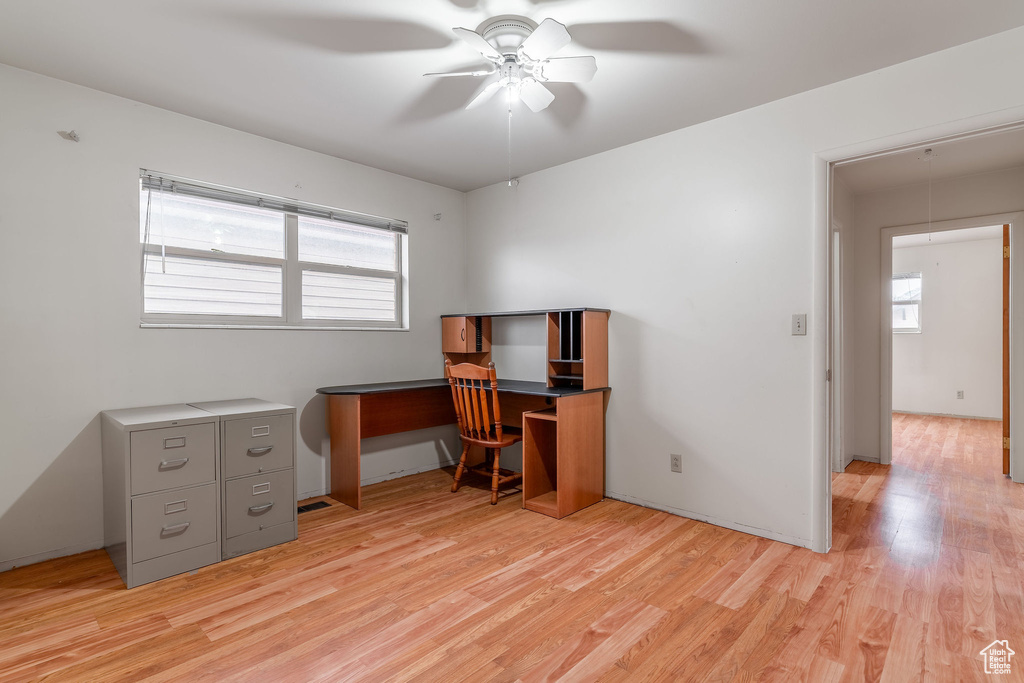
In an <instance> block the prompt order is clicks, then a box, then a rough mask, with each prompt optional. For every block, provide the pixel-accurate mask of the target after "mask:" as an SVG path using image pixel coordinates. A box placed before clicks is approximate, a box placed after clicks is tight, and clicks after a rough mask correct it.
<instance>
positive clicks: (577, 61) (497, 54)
mask: <svg viewBox="0 0 1024 683" xmlns="http://www.w3.org/2000/svg"><path fill="white" fill-rule="evenodd" d="M452 30H453V31H454V32H455V35H457V36H458V37H459V38H461V39H462V41H463V42H465V43H466V44H467V45H469V46H470V47H472V48H474V49H475V50H476V51H477V52H479V53H480V54H481V55H482V56H483V57H484V58H485V59H487V60H488V61H489V62H491V63H492V64H494V66H495V69H494V71H485V70H475V71H461V72H454V73H448V74H445V73H437V74H426V75H428V76H438V77H445V76H477V75H480V76H489V75H491V74H492V73H497V74H498V78H497V80H495V81H494V82H492V83H491V84H489V85H488V86H487V87H486V88H484V89H483V90H481V91H480V93H479V94H477V96H476V97H474V98H473V100H472V101H471V102H470V103H469V105H468V106H467V107H466V108H467V109H475V108H476V107H478V106H480V105H481V104H483V103H484V102H485V101H486V100H488V99H490V98H491V97H493V96H494V94H495V93H496V92H497V91H498V90H500V89H501V88H504V87H507V88H509V106H511V104H512V101H513V99H512V98H513V96H518V97H519V99H520V100H522V101H523V102H524V103H525V104H526V105H527V106H528V107H529V108H530V109H531V110H533V111H535V112H537V111H541V110H542V109H545V108H547V106H548V105H549V104H551V102H552V100H554V98H555V96H554V94H553V93H552V92H551V91H550V90H548V89H547V88H546V87H544V86H543V85H541V83H542V82H561V83H585V82H587V81H590V80H591V79H593V77H594V74H595V73H596V72H597V60H596V59H594V58H593V57H591V56H585V57H584V56H581V57H561V58H559V57H553V58H552V57H551V56H552V55H553V54H555V53H556V52H558V51H559V50H561V49H562V48H563V47H565V46H566V45H568V44H569V43H570V42H572V38H571V37H570V36H569V31H568V29H566V28H565V26H564V25H563V24H561V23H559V22H557V21H555V20H554V19H545V20H544V21H542V22H540V24H535V23H534V22H533V21H531V20H530V19H527V18H526V17H519V16H514V15H503V16H499V17H494V18H493V19H490V20H488V21H487V22H484V23H483V24H481V25H480V28H479V29H478V30H477V31H471V30H470V29H468V28H454V29H452Z"/></svg>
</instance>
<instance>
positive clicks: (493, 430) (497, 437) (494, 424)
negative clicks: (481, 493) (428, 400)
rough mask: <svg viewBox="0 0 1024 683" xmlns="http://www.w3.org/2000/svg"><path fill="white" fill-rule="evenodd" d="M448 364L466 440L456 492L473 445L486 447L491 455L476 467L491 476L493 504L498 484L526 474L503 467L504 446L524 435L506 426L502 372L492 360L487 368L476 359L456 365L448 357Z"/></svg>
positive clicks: (461, 434)
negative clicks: (500, 381)
mask: <svg viewBox="0 0 1024 683" xmlns="http://www.w3.org/2000/svg"><path fill="white" fill-rule="evenodd" d="M444 366H445V367H444V374H445V377H447V378H448V383H449V384H450V385H451V388H452V403H453V404H454V406H455V418H456V420H457V421H458V425H459V438H460V439H461V440H462V457H460V458H459V466H458V467H457V468H456V469H455V480H454V481H453V482H452V493H455V492H457V491H458V490H459V485H460V484H461V483H462V475H463V474H464V473H465V471H466V469H468V468H467V465H466V459H467V457H468V456H469V449H470V447H471V446H479V447H481V448H483V449H484V450H485V452H486V454H487V457H486V460H485V461H484V462H483V463H482V465H481V466H478V467H474V468H472V469H473V471H475V472H479V473H480V474H483V475H485V476H487V475H489V476H490V477H491V505H497V504H498V487H499V486H503V485H504V484H511V483H512V482H515V481H521V480H522V478H523V475H522V473H521V472H512V471H511V470H503V469H501V465H500V464H499V463H500V461H501V449H502V448H508V447H509V446H511V445H513V444H516V443H519V442H520V441H522V438H523V437H522V436H521V435H519V434H517V433H513V432H509V431H508V430H503V429H502V426H501V405H500V402H499V399H498V375H497V373H496V372H495V370H494V363H488V364H487V367H486V368H484V367H481V366H479V365H473V364H472V363H460V364H458V365H452V362H451V361H450V360H446V361H445V362H444ZM484 382H486V383H487V384H486V385H485V384H484ZM488 404H490V405H488Z"/></svg>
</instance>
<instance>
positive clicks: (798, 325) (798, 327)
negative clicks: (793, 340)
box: [791, 313, 807, 335]
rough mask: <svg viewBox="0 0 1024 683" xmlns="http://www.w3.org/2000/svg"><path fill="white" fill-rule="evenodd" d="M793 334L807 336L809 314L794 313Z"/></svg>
mask: <svg viewBox="0 0 1024 683" xmlns="http://www.w3.org/2000/svg"><path fill="white" fill-rule="evenodd" d="M791 334H793V335H805V334H807V314H806V313H794V314H793V328H792V332H791Z"/></svg>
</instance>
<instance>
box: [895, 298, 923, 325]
mask: <svg viewBox="0 0 1024 683" xmlns="http://www.w3.org/2000/svg"><path fill="white" fill-rule="evenodd" d="M920 327H921V321H920V318H919V317H918V304H893V307H892V329H894V330H917V329H920Z"/></svg>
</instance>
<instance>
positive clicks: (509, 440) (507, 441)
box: [459, 430, 523, 448]
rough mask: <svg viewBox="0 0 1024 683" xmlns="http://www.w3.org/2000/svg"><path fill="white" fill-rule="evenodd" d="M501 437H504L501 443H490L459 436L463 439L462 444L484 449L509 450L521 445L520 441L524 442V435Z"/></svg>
mask: <svg viewBox="0 0 1024 683" xmlns="http://www.w3.org/2000/svg"><path fill="white" fill-rule="evenodd" d="M502 432H505V430H502ZM501 436H502V440H501V441H488V440H486V439H474V438H472V437H469V436H462V435H461V434H460V435H459V438H460V439H462V443H468V444H472V445H474V446H483V447H484V448H508V447H509V446H511V445H512V444H515V443H519V442H520V441H522V440H523V435H522V434H508V433H503V434H502V435H501Z"/></svg>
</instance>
